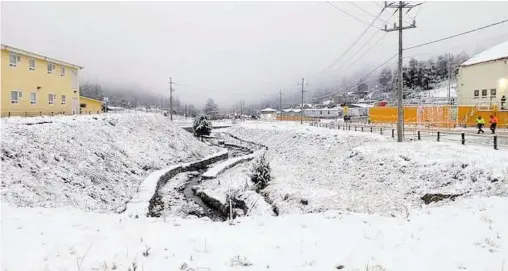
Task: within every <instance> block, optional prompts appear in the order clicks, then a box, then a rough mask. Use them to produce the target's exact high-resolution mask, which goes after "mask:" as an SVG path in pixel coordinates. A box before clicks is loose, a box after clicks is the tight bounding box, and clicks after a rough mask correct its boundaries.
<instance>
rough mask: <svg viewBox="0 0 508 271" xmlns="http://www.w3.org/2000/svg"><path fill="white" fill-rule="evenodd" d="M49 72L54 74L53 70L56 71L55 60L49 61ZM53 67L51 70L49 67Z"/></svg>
mask: <svg viewBox="0 0 508 271" xmlns="http://www.w3.org/2000/svg"><path fill="white" fill-rule="evenodd" d="M47 66H48V74H53V72H54V71H55V63H53V62H48V65H47ZM50 67H51V70H50V69H49V68H50Z"/></svg>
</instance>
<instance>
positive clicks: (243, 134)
mask: <svg viewBox="0 0 508 271" xmlns="http://www.w3.org/2000/svg"><path fill="white" fill-rule="evenodd" d="M73 118H75V119H73ZM44 121H51V123H40V124H33V125H27V123H36V122H44ZM222 131H225V132H228V133H231V134H233V135H234V136H237V137H238V138H241V139H244V140H248V141H252V142H255V143H257V144H262V145H265V146H267V147H268V150H267V151H266V154H265V155H266V158H267V160H268V161H269V162H270V166H271V168H272V177H273V180H272V182H271V184H270V185H269V186H268V187H267V188H266V189H265V192H267V193H268V198H269V201H270V202H271V204H273V205H275V206H276V207H277V209H278V212H279V214H280V215H279V216H278V217H274V216H273V213H272V206H271V205H270V204H268V203H266V202H265V201H264V200H263V198H261V197H260V195H259V194H257V193H255V192H254V191H252V190H249V189H245V188H246V187H247V186H250V185H252V184H251V183H249V174H250V172H251V169H252V165H251V162H248V163H242V164H238V165H236V166H234V167H232V168H230V169H228V170H226V171H225V172H223V173H221V174H219V175H218V176H217V178H215V179H209V180H205V181H203V182H202V183H201V184H200V186H201V189H203V190H206V191H208V193H210V194H214V195H215V197H216V198H220V199H224V200H225V194H227V193H230V192H231V191H235V190H236V191H242V192H243V200H244V201H245V202H246V204H247V205H249V206H255V207H253V208H251V211H252V213H249V215H252V216H247V217H241V218H239V219H237V220H235V221H234V222H233V223H232V224H230V223H228V222H211V221H210V219H207V218H203V219H192V218H187V219H185V218H182V217H178V216H177V215H181V213H188V212H187V211H185V210H183V209H182V208H184V209H185V208H190V209H192V208H196V206H195V204H194V205H193V204H192V203H188V204H186V203H185V202H184V201H187V200H186V199H184V198H183V196H182V194H181V191H180V190H182V189H183V186H184V183H185V182H186V180H187V179H188V178H189V176H190V174H197V173H196V172H195V173H190V172H189V173H182V174H178V175H176V176H175V177H174V178H173V179H172V180H171V181H170V182H168V183H167V184H166V185H165V186H163V187H162V188H161V189H160V190H159V193H160V195H161V197H162V202H163V203H164V204H166V203H167V206H164V208H166V207H167V208H168V209H169V211H168V212H164V215H163V216H162V217H161V218H147V217H143V216H140V217H139V218H138V219H134V218H133V217H129V215H128V214H126V213H124V214H115V213H111V212H104V211H114V210H116V209H117V208H119V207H121V206H122V205H125V201H126V200H128V199H130V197H132V195H133V194H134V192H135V190H136V187H137V184H139V182H140V181H141V180H142V179H143V178H145V177H146V176H148V173H150V172H153V171H155V170H157V169H161V168H165V167H168V166H170V165H173V164H177V163H183V162H188V161H195V160H198V159H200V158H203V157H206V156H208V155H211V154H214V153H217V152H219V150H220V149H219V148H215V147H211V146H209V145H206V144H205V143H202V142H199V141H197V140H195V139H194V138H193V137H192V136H191V135H190V133H187V132H185V131H183V130H182V129H180V128H177V127H176V126H175V125H172V124H170V123H169V121H168V120H167V118H164V117H162V116H160V115H153V114H140V115H133V114H129V115H128V116H125V115H122V114H118V115H117V114H115V115H114V116H96V117H92V116H80V117H54V118H30V119H19V118H18V119H15V118H12V119H3V120H2V136H3V137H2V161H1V165H2V205H1V213H2V219H1V220H2V221H1V224H2V234H1V239H2V240H1V261H2V262H1V266H2V270H9V271H13V270H14V271H17V270H125V271H126V270H131V271H132V270H138V271H139V270H155V271H156V270H186V271H190V270H194V271H197V270H220V271H222V270H243V269H245V270H268V269H269V270H316V271H321V270H362V271H363V270H367V271H368V270H371V271H372V270H377V271H380V270H401V271H406V270H492V271H505V270H508V217H507V215H506V213H507V210H508V198H507V197H506V196H507V195H508V164H507V163H506V158H507V157H508V151H506V150H500V151H494V150H493V149H492V148H489V147H480V146H478V147H477V146H462V145H460V144H456V143H443V142H441V143H438V142H429V141H421V142H405V143H396V142H393V141H392V139H390V138H387V137H384V136H382V135H377V134H370V133H354V132H348V131H341V130H330V129H323V128H317V127H310V126H307V125H300V124H298V123H289V122H284V123H280V122H269V123H263V122H257V121H246V122H244V123H241V124H240V125H237V126H235V127H232V128H229V129H226V130H222ZM20 138H21V139H20ZM219 138H225V137H220V136H219ZM230 140H231V141H230V142H232V143H238V144H239V145H242V146H250V147H252V144H249V143H245V142H241V141H239V140H236V141H235V140H233V139H230ZM258 148H261V147H259V146H258ZM258 150H259V149H258ZM145 166H149V167H148V168H147V167H145ZM143 168H145V169H146V170H144V169H143ZM131 169H133V170H134V172H130V171H129V170H131ZM62 177H63V178H62ZM99 177H101V178H100V179H99ZM219 183H220V185H219ZM426 193H442V194H453V195H460V196H458V197H457V198H456V199H455V201H448V200H443V201H440V202H438V203H432V204H430V205H425V204H423V201H422V200H421V199H420V198H421V197H422V196H423V195H424V194H426ZM258 199H259V200H262V201H259V202H261V203H259V202H257V200H258ZM175 202H176V203H175ZM20 205H21V206H43V207H57V208H40V207H34V208H28V207H19V206H20ZM174 206H178V208H173V209H171V208H172V207H174ZM123 207H125V206H123ZM90 210H91V211H94V212H88V211H90ZM97 212H104V213H97Z"/></svg>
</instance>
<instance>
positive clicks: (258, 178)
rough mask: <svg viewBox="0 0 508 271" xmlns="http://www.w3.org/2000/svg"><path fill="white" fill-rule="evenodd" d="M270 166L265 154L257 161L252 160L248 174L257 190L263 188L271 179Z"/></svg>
mask: <svg viewBox="0 0 508 271" xmlns="http://www.w3.org/2000/svg"><path fill="white" fill-rule="evenodd" d="M270 174H271V168H270V164H269V163H268V161H266V158H265V155H262V156H261V157H260V158H259V159H258V160H257V161H255V162H254V168H253V169H252V174H251V175H250V178H251V181H252V182H253V183H254V184H255V185H256V187H257V190H258V191H259V190H262V189H264V188H265V187H266V186H267V185H268V183H269V182H270V181H271V180H272V176H271V175H270Z"/></svg>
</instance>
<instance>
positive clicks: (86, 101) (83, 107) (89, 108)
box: [79, 96, 102, 115]
mask: <svg viewBox="0 0 508 271" xmlns="http://www.w3.org/2000/svg"><path fill="white" fill-rule="evenodd" d="M79 109H80V110H79V113H80V114H86V115H90V114H100V113H101V112H102V101H99V100H96V99H92V98H88V97H84V96H79Z"/></svg>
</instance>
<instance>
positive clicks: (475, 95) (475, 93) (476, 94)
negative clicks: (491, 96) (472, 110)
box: [473, 89, 480, 99]
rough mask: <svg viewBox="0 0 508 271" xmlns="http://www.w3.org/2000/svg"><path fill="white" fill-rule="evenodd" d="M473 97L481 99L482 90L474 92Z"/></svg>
mask: <svg viewBox="0 0 508 271" xmlns="http://www.w3.org/2000/svg"><path fill="white" fill-rule="evenodd" d="M473 97H474V98H475V99H479V98H480V90H479V89H475V90H474V92H473Z"/></svg>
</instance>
